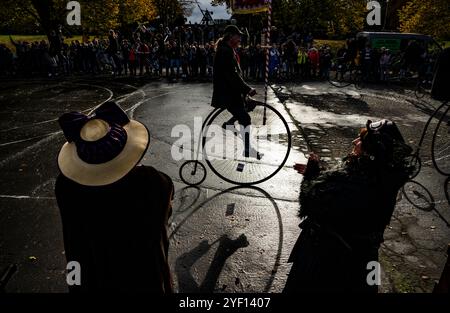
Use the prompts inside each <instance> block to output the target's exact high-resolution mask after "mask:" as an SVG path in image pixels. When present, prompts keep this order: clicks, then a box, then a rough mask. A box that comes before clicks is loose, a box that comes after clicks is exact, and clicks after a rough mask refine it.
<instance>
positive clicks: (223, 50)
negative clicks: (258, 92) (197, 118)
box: [211, 41, 251, 108]
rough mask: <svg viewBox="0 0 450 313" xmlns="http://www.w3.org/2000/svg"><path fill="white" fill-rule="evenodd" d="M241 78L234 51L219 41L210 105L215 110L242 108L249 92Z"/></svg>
mask: <svg viewBox="0 0 450 313" xmlns="http://www.w3.org/2000/svg"><path fill="white" fill-rule="evenodd" d="M250 90H251V87H250V86H249V85H247V84H246V83H245V81H244V79H243V77H242V70H241V67H240V65H239V62H238V59H237V57H236V53H235V51H234V50H233V49H232V48H231V47H230V46H229V45H228V44H227V43H225V42H224V41H220V42H219V43H218V46H217V51H216V55H215V56H214V70H213V96H212V102H211V105H212V106H213V107H216V108H227V107H235V106H244V104H245V103H244V97H245V96H246V95H247V94H248V93H249V92H250Z"/></svg>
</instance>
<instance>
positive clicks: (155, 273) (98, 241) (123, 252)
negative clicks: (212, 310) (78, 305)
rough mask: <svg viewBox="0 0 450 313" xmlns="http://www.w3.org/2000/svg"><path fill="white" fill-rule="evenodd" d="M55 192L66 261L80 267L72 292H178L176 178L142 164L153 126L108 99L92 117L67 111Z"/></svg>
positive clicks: (60, 120)
mask: <svg viewBox="0 0 450 313" xmlns="http://www.w3.org/2000/svg"><path fill="white" fill-rule="evenodd" d="M59 123H60V125H61V128H62V129H63V132H64V135H65V137H66V139H67V142H66V143H65V144H64V146H63V147H62V149H61V151H60V153H59V156H58V166H59V169H60V171H61V173H60V175H59V176H58V178H57V180H56V186H55V193H56V199H57V201H58V205H59V208H60V212H61V219H62V224H63V232H64V246H65V254H66V257H67V262H70V261H77V262H78V263H79V264H80V267H81V285H79V286H78V285H74V286H70V287H69V290H70V291H71V292H105V291H113V292H154V293H159V294H163V293H170V292H172V281H171V275H170V269H169V265H168V256H167V253H168V246H169V240H168V237H167V220H168V218H169V216H170V214H171V211H172V208H171V198H172V195H173V184H172V180H171V179H170V178H169V177H168V176H167V175H166V174H164V173H162V172H159V171H157V170H156V169H154V168H153V167H149V166H137V165H138V163H139V162H140V160H141V158H142V157H143V155H144V154H145V152H146V150H147V148H148V145H149V137H150V136H149V133H148V130H147V128H146V127H145V126H144V125H143V124H141V123H139V122H137V121H134V120H129V119H128V117H127V115H126V114H125V112H124V111H123V110H122V109H121V108H120V107H119V106H118V105H117V104H115V103H113V102H107V103H105V104H103V105H102V106H100V107H99V108H97V109H96V110H95V111H94V113H93V114H91V115H89V116H87V115H84V114H82V113H77V112H72V113H66V114H64V115H63V116H61V117H60V119H59Z"/></svg>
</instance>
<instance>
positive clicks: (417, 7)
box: [398, 0, 450, 40]
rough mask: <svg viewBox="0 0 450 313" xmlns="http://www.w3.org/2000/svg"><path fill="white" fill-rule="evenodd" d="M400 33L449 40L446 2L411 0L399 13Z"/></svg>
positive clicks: (449, 18)
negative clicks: (414, 33) (420, 34)
mask: <svg viewBox="0 0 450 313" xmlns="http://www.w3.org/2000/svg"><path fill="white" fill-rule="evenodd" d="M398 15H399V20H400V31H402V32H416V33H422V34H427V35H432V36H433V37H436V38H439V39H443V40H448V39H450V8H449V3H448V0H428V1H421V0H411V1H409V2H408V3H407V4H406V5H405V6H403V7H402V8H401V9H400V10H399V12H398Z"/></svg>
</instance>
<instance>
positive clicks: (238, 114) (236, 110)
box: [226, 106, 251, 151]
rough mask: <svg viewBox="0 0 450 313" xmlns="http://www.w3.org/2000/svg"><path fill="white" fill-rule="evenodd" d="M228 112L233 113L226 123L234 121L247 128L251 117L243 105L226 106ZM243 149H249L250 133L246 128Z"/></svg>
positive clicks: (230, 123)
mask: <svg viewBox="0 0 450 313" xmlns="http://www.w3.org/2000/svg"><path fill="white" fill-rule="evenodd" d="M227 110H228V112H230V113H231V115H233V117H232V118H230V119H229V120H228V121H227V122H226V124H229V125H232V124H234V123H235V122H236V121H238V122H239V124H241V125H242V126H243V127H244V128H247V126H249V125H250V124H251V118H250V115H249V114H248V112H247V111H246V110H245V107H244V106H235V107H228V108H227ZM244 145H245V150H246V151H248V150H249V149H250V133H249V131H248V129H247V131H246V132H245V140H244Z"/></svg>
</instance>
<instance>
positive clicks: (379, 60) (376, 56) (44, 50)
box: [0, 25, 429, 81]
mask: <svg viewBox="0 0 450 313" xmlns="http://www.w3.org/2000/svg"><path fill="white" fill-rule="evenodd" d="M262 32H264V30H262ZM249 35H250V34H249ZM220 36H221V27H220V26H219V25H215V26H203V25H186V26H181V27H174V28H172V29H170V28H169V27H164V26H163V25H159V26H157V27H147V26H144V25H140V26H139V27H138V28H137V29H136V30H135V31H134V32H133V33H132V34H130V35H128V36H125V35H122V34H121V33H119V32H116V31H114V30H110V31H109V34H108V37H105V38H97V37H94V38H93V39H91V40H90V39H88V38H85V40H83V42H80V41H79V40H70V39H66V40H64V37H63V35H62V32H61V30H60V29H59V30H56V31H52V32H51V34H50V35H49V40H48V41H45V40H42V41H40V42H38V41H35V42H26V41H17V42H16V41H14V40H13V38H11V37H10V41H11V43H12V44H13V45H14V46H15V50H16V51H15V53H13V52H12V51H11V50H10V49H8V48H7V46H6V45H0V75H19V76H25V77H31V76H44V75H45V76H48V77H55V76H70V75H79V74H90V75H98V74H110V75H117V76H121V75H130V76H147V77H167V78H170V79H178V78H182V79H188V80H190V79H209V78H211V77H212V68H213V60H214V53H215V42H216V41H217V39H218V38H219V37H220ZM271 37H272V40H271V46H270V48H269V64H268V65H269V67H268V68H269V77H270V79H271V80H272V81H273V80H310V79H328V78H329V75H330V71H332V70H336V68H337V67H338V66H339V65H340V64H341V63H351V64H353V65H354V66H355V67H359V68H361V70H362V71H363V73H364V75H365V77H367V78H369V77H370V78H374V79H375V80H386V79H387V72H388V70H389V69H390V68H391V66H392V63H394V62H396V61H395V60H394V58H393V56H392V55H391V54H390V52H389V50H388V49H384V48H382V49H372V48H371V47H370V45H366V46H364V45H362V46H361V44H360V43H358V42H357V41H356V40H355V39H349V40H347V42H346V44H345V45H343V46H342V47H341V48H339V49H332V48H331V47H330V46H328V45H317V44H316V43H315V40H314V38H313V36H312V34H311V33H309V34H301V33H298V32H292V33H290V34H289V35H286V34H284V33H283V31H281V30H278V29H276V27H273V29H272V32H271ZM263 45H264V42H263V43H261V32H259V33H252V34H251V35H250V36H248V38H247V37H246V38H244V39H243V44H242V46H241V47H240V48H239V49H238V51H237V53H238V55H239V59H240V60H239V61H240V65H241V68H242V71H243V74H244V77H245V79H248V80H254V81H263V80H264V77H265V68H266V49H265V47H264V46H263ZM428 57H429V56H427V55H426V53H425V51H423V50H421V49H420V47H417V45H414V44H413V43H412V44H411V47H408V48H407V49H406V50H405V53H404V55H403V56H402V66H401V67H402V68H403V71H404V72H406V69H409V68H414V70H417V71H422V72H424V71H427V70H428V69H426V68H425V66H424V65H423V66H422V64H429V62H426V59H427V58H428Z"/></svg>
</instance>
